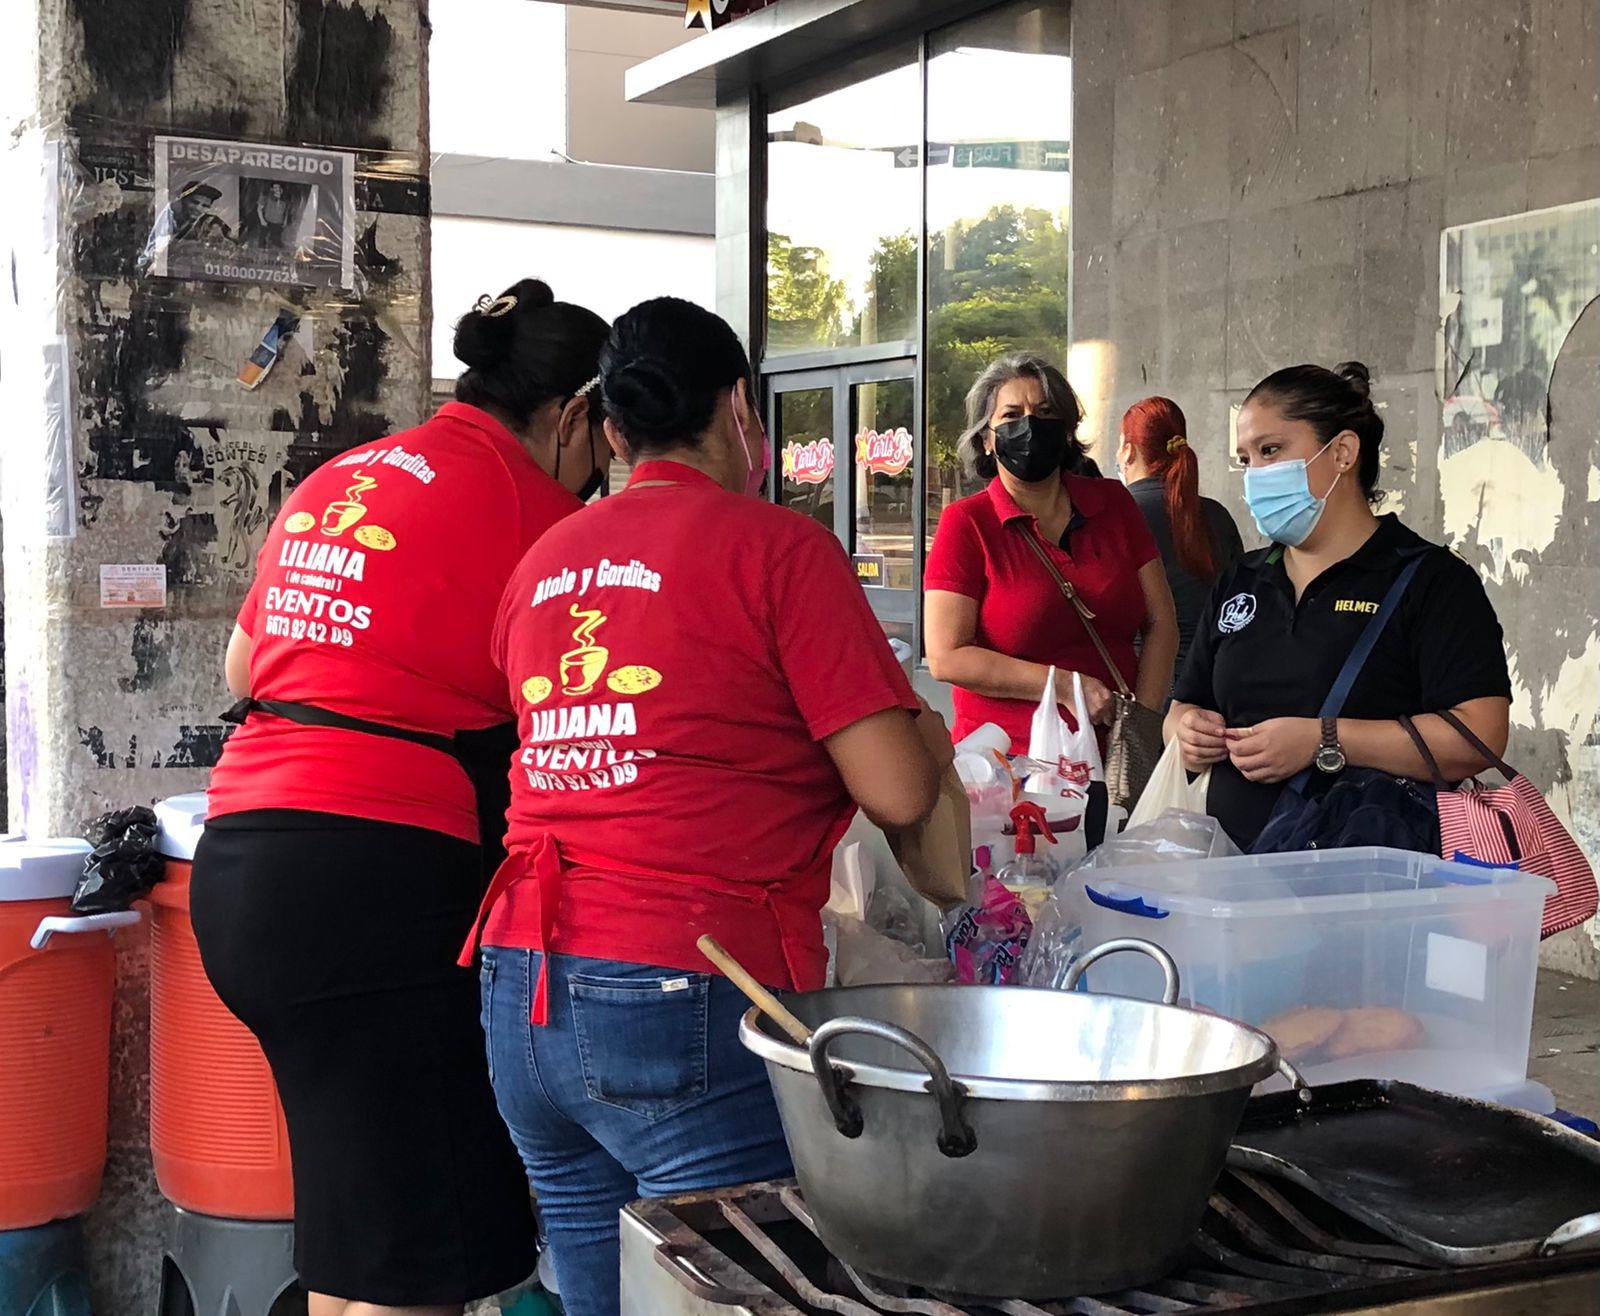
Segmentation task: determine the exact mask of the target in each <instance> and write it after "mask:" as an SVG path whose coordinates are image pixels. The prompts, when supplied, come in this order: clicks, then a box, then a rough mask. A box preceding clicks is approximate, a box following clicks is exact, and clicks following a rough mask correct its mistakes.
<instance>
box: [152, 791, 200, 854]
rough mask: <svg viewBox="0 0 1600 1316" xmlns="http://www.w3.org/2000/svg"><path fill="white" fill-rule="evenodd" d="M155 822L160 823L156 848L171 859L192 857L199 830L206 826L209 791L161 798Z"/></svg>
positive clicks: (198, 842)
mask: <svg viewBox="0 0 1600 1316" xmlns="http://www.w3.org/2000/svg"><path fill="white" fill-rule="evenodd" d="M156 822H157V823H159V824H160V826H161V835H160V836H159V837H158V838H157V840H156V848H157V849H158V850H160V851H161V853H162V854H164V855H166V856H167V858H168V859H184V860H189V859H193V858H194V848H195V846H197V845H198V844H200V833H201V832H203V831H205V829H206V793H205V792H204V791H196V792H194V793H193V794H192V795H174V796H173V797H172V798H171V799H166V800H162V801H161V802H160V803H159V804H157V805H156Z"/></svg>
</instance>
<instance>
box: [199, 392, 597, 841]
mask: <svg viewBox="0 0 1600 1316" xmlns="http://www.w3.org/2000/svg"><path fill="white" fill-rule="evenodd" d="M580 506H581V504H580V503H579V502H578V500H577V499H576V498H575V497H574V496H573V495H572V494H570V493H568V492H567V491H566V489H564V488H562V486H561V485H559V484H557V483H556V482H555V481H554V480H552V479H551V478H550V477H549V476H548V475H546V474H545V473H544V472H543V471H542V470H540V469H539V467H538V465H537V464H536V463H535V462H534V460H533V458H532V457H530V456H529V455H528V453H527V451H526V450H525V449H524V448H523V447H522V445H521V444H520V443H518V442H517V440H516V439H515V437H513V436H512V434H511V432H510V431H509V430H507V429H506V428H505V427H504V426H503V425H501V424H500V423H499V422H498V421H496V420H495V419H494V418H493V417H492V416H490V415H489V414H488V413H487V412H483V411H480V410H478V408H476V407H469V406H466V405H465V404H463V403H460V402H451V403H447V404H446V405H445V406H444V407H442V408H440V410H439V413H438V414H437V415H436V416H434V418H433V419H432V420H430V421H428V422H427V423H426V424H424V425H421V426H419V427H418V428H416V429H414V430H407V431H406V432H404V433H402V434H395V435H391V436H390V437H388V438H385V439H379V440H377V441H376V442H374V443H370V444H365V445H363V446H362V447H361V448H359V449H356V450H354V451H352V452H348V453H345V454H343V455H342V456H339V457H335V458H333V459H332V460H330V461H329V462H327V463H326V464H325V465H323V466H321V467H319V468H318V469H317V470H316V471H314V472H312V474H310V475H309V476H307V477H306V478H305V480H303V481H302V482H301V483H300V484H299V486H298V487H296V489H295V491H294V492H293V494H291V495H290V497H289V500H288V502H286V503H285V504H284V507H283V510H282V511H281V512H280V513H279V515H278V519H277V521H276V522H275V523H274V524H273V527H272V530H271V531H270V532H269V533H268V535H267V542H266V544H265V546H264V547H263V548H262V550H261V556H260V558H259V560H258V561H257V565H256V579H255V583H254V584H253V585H252V586H251V588H250V593H249V595H248V596H247V597H246V599H245V602H244V607H243V609H242V610H241V611H240V613H239V626H240V627H241V628H242V629H243V630H244V631H246V632H247V633H248V634H249V635H250V637H251V639H252V640H254V642H255V646H254V648H253V650H252V652H251V656H250V693H251V694H252V695H254V696H255V698H257V699H282V700H288V701H293V702H297V703H308V704H318V705H321V706H322V707H324V708H331V709H334V710H335V711H337V712H340V713H347V714H350V715H352V716H354V717H360V718H366V719H368V720H370V721H374V722H383V723H386V724H389V725H393V726H401V727H409V728H411V729H413V730H416V731H428V732H433V733H436V734H439V735H446V736H448V735H451V734H453V733H454V732H456V731H458V730H476V729H479V728H482V727H488V726H493V725H495V724H496V723H499V722H507V721H510V719H511V718H512V716H513V712H512V705H511V702H510V701H509V700H508V699H507V697H506V687H505V680H504V678H502V677H501V675H500V673H499V671H498V670H497V669H496V668H495V665H494V661H493V659H492V658H491V656H490V653H489V635H490V631H491V630H492V629H493V626H494V619H495V613H496V611H497V610H498V608H499V605H500V595H501V593H502V591H503V590H504V588H505V583H506V581H507V580H508V579H509V578H510V576H511V573H512V571H513V570H514V569H515V567H516V565H517V562H518V560H519V559H520V558H521V557H522V554H523V553H524V552H525V551H526V549H527V548H528V545H530V544H531V543H533V541H534V540H535V539H537V538H538V537H539V536H540V535H541V534H542V533H543V532H544V531H545V530H546V529H548V528H549V527H550V526H551V525H553V524H554V523H555V522H557V521H559V520H560V519H561V518H562V517H564V516H566V515H567V514H568V513H570V512H575V511H577V510H578V509H579V507H580ZM249 809H312V810H316V811H318V812H320V813H336V814H343V815H347V816H351V817H357V818H371V819H375V820H377V821H379V822H394V823H409V824H411V825H412V826H416V827H427V828H430V829H432V830H434V831H439V832H445V833H447V834H448V835H451V836H459V837H460V838H461V839H463V840H468V841H476V840H477V839H478V820H477V806H476V803H475V800H474V797H473V792H472V786H471V783H470V782H469V781H468V780H467V776H466V773H465V772H463V771H462V769H461V766H460V764H458V763H457V762H456V761H455V759H453V758H452V757H450V756H449V755H448V754H444V753H442V752H441V751H439V750H436V749H429V748H428V747H426V746H424V745H412V744H407V743H406V742H404V741H400V740H391V739H382V738H379V737H377V736H373V735H369V734H366V733H364V732H356V731H338V730H326V729H323V728H320V727H306V726H301V725H299V724H297V723H293V722H287V721H284V720H283V719H281V718H276V717H271V716H269V715H267V714H263V713H255V714H252V715H251V717H250V719H249V721H248V722H247V723H246V724H245V725H244V726H243V727H241V728H239V730H238V731H236V732H235V733H234V734H233V735H232V737H230V738H229V740H228V743H227V746H226V748H224V750H223V753H222V761H221V762H220V763H218V764H217V767H216V770H215V771H214V772H213V773H212V775H211V787H210V812H211V815H212V816H213V817H220V816H221V815H223V814H228V813H241V812H244V811H246V810H249Z"/></svg>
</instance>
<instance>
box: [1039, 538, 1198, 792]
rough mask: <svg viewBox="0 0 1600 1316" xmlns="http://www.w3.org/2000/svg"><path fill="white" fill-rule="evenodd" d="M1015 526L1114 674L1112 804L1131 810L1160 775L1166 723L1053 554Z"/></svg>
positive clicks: (1109, 765)
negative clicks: (1137, 694) (1114, 653)
mask: <svg viewBox="0 0 1600 1316" xmlns="http://www.w3.org/2000/svg"><path fill="white" fill-rule="evenodd" d="M1013 524H1014V525H1015V526H1016V527H1017V529H1018V530H1019V531H1020V532H1021V534H1022V537H1023V538H1024V539H1026V540H1027V541H1028V546H1029V547H1030V548H1032V549H1033V551H1034V552H1035V553H1036V554H1037V555H1038V557H1039V561H1041V562H1043V563H1044V567H1045V570H1046V571H1048V572H1049V573H1050V575H1051V577H1052V578H1053V579H1054V580H1055V582H1056V587H1057V588H1058V589H1060V591H1061V593H1062V595H1063V596H1064V597H1065V598H1066V600H1067V602H1068V603H1070V604H1071V605H1072V610H1073V611H1074V612H1075V613H1077V614H1078V620H1079V621H1081V622H1082V623H1083V629H1084V630H1086V631H1088V632H1089V639H1090V641H1091V642H1092V643H1093V644H1094V648H1095V652H1096V653H1098V654H1099V655H1100V661H1101V662H1103V663H1105V665H1106V670H1107V671H1108V672H1110V673H1111V679H1112V682H1113V683H1114V684H1115V685H1116V689H1115V690H1113V691H1112V692H1111V699H1112V718H1111V731H1110V734H1109V735H1108V736H1107V737H1106V791H1107V793H1108V794H1109V796H1110V799H1111V803H1112V804H1114V805H1116V806H1117V807H1119V808H1122V809H1131V808H1132V807H1133V805H1134V804H1135V803H1136V802H1137V801H1138V799H1139V796H1140V795H1141V794H1143V792H1144V788H1145V785H1146V783H1147V782H1149V780H1150V774H1151V773H1152V772H1154V771H1155V769H1156V764H1157V763H1158V762H1159V761H1160V759H1161V754H1162V751H1163V750H1164V749H1165V747H1166V746H1165V740H1164V737H1163V736H1162V732H1161V727H1162V722H1163V721H1164V719H1163V718H1162V716H1161V714H1160V713H1158V712H1156V710H1155V709H1153V708H1146V707H1145V706H1144V705H1143V704H1141V703H1140V702H1139V701H1138V700H1137V699H1136V698H1134V694H1133V690H1132V689H1131V688H1130V687H1129V685H1128V683H1127V682H1126V681H1125V680H1123V679H1122V672H1121V670H1120V669H1119V668H1118V667H1117V665H1116V663H1114V662H1113V661H1112V660H1111V653H1110V651H1109V650H1108V649H1107V648H1106V646H1105V644H1104V643H1103V642H1102V641H1101V639H1100V632H1099V631H1097V630H1095V628H1094V613H1092V612H1090V611H1089V608H1088V606H1087V605H1086V604H1085V603H1084V601H1083V600H1082V599H1081V598H1079V597H1078V591H1077V590H1076V589H1074V588H1073V585H1072V582H1071V581H1069V580H1068V579H1067V578H1066V577H1065V576H1063V575H1062V574H1061V572H1060V571H1059V570H1058V569H1057V567H1056V564H1055V563H1054V562H1052V561H1051V560H1050V554H1049V553H1047V552H1046V551H1045V547H1044V545H1043V544H1041V543H1040V542H1039V540H1038V538H1037V537H1036V536H1035V535H1034V533H1033V531H1032V530H1030V529H1029V528H1028V526H1027V524H1026V523H1025V522H1022V521H1016V522H1013Z"/></svg>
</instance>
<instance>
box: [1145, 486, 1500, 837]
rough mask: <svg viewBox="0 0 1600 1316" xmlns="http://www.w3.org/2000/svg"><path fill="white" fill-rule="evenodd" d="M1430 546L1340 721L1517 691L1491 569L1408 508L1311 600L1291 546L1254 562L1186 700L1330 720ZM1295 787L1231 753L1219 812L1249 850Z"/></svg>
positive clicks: (1204, 626) (1232, 576) (1186, 688)
mask: <svg viewBox="0 0 1600 1316" xmlns="http://www.w3.org/2000/svg"><path fill="white" fill-rule="evenodd" d="M1418 555H1420V556H1421V557H1422V565H1421V566H1420V567H1419V568H1418V570H1417V574H1416V576H1415V577H1413V579H1412V581H1411V584H1410V586H1409V587H1408V588H1407V590H1406V592H1405V596H1404V598H1402V599H1401V601H1400V608H1399V611H1398V612H1397V613H1396V614H1395V616H1394V617H1393V618H1392V619H1391V620H1390V622H1389V625H1388V628H1387V629H1386V630H1385V631H1384V633H1383V635H1382V637H1381V638H1380V639H1379V640H1378V644H1377V647H1376V648H1374V649H1373V651H1372V654H1371V656H1370V657H1369V658H1368V659H1367V662H1366V666H1365V667H1363V668H1362V671H1361V675H1360V676H1359V677H1358V678H1357V679H1356V683H1355V686H1354V688H1353V689H1352V690H1351V691H1350V697H1349V699H1348V700H1346V701H1345V705H1344V708H1343V710H1342V712H1341V714H1340V716H1342V717H1349V718H1361V719H1371V720H1383V719H1387V718H1398V717H1400V716H1401V715H1402V714H1410V715H1413V716H1414V715H1416V714H1419V713H1434V712H1438V711H1439V710H1440V709H1444V708H1453V707H1455V706H1456V705H1457V704H1461V703H1465V702H1466V701H1467V700H1469V699H1482V698H1485V697H1488V696H1491V695H1499V696H1501V697H1504V698H1510V696H1511V678H1510V675H1509V674H1508V672H1507V669H1506V651H1505V639H1504V636H1503V635H1502V633H1501V630H1500V622H1499V620H1498V619H1497V618H1496V617H1495V615H1494V609H1493V608H1492V607H1491V606H1490V604H1489V597H1488V595H1487V594H1485V593H1484V589H1483V583H1482V582H1481V581H1480V580H1479V579H1478V576H1477V573H1476V572H1474V571H1473V570H1472V568H1471V567H1469V566H1468V565H1467V564H1466V563H1465V562H1463V561H1462V560H1461V559H1460V558H1458V557H1456V555H1455V554H1454V553H1451V552H1450V551H1449V550H1447V549H1444V548H1441V547H1439V546H1438V545H1436V544H1430V543H1429V542H1428V541H1427V540H1425V539H1423V538H1422V537H1421V536H1420V535H1417V534H1415V533H1413V532H1412V531H1410V530H1408V529H1407V528H1406V527H1405V526H1403V525H1402V524H1401V523H1400V521H1399V519H1398V518H1397V517H1394V516H1385V517H1382V518H1380V519H1379V521H1378V528H1377V530H1376V531H1375V532H1374V533H1373V535H1372V537H1371V538H1370V539H1368V540H1367V542H1366V543H1365V544H1363V545H1362V546H1361V547H1360V548H1359V549H1357V550H1356V552H1355V553H1353V554H1352V555H1351V556H1350V557H1348V558H1346V559H1345V560H1344V561H1343V562H1340V563H1338V564H1336V565H1335V566H1332V567H1330V568H1328V570H1326V571H1324V572H1323V573H1322V574H1321V575H1320V576H1318V577H1317V578H1316V579H1315V580H1313V581H1312V582H1311V583H1310V585H1308V586H1307V587H1306V591H1305V594H1304V595H1302V596H1301V598H1300V600H1299V601H1298V602H1296V600H1295V596H1294V585H1293V583H1292V582H1291V581H1290V579H1289V573H1288V570H1287V569H1286V568H1285V566H1284V562H1283V550H1282V549H1281V548H1278V547H1271V548H1264V549H1259V550H1257V551H1256V552H1253V553H1247V554H1245V555H1244V556H1243V557H1242V558H1240V559H1239V561H1238V562H1237V563H1235V564H1234V566H1233V567H1232V568H1231V569H1229V570H1228V571H1226V572H1224V573H1223V575H1222V578H1221V579H1220V580H1219V581H1218V582H1217V587H1216V589H1215V590H1214V591H1213V592H1212V595H1211V602H1210V604H1209V605H1208V606H1207V608H1206V611H1205V615H1204V616H1203V617H1202V618H1201V621H1200V626H1199V629H1198V631H1197V632H1196V634H1195V639H1194V646H1193V648H1191V649H1190V651H1189V658H1188V662H1187V663H1186V665H1185V666H1184V669H1183V673H1182V675H1181V676H1180V677H1179V679H1178V683H1177V688H1176V690H1175V691H1174V696H1173V697H1174V698H1176V699H1177V700H1179V701H1181V702H1182V703H1185V704H1197V705H1199V707H1201V708H1207V709H1213V710H1215V711H1216V712H1218V713H1221V714H1222V716H1223V719H1224V720H1225V721H1226V722H1227V724H1228V725H1229V726H1230V727H1248V726H1253V725H1255V724H1256V723H1257V722H1265V721H1267V720H1268V719H1269V718H1274V717H1316V716H1317V715H1318V714H1319V713H1320V712H1321V709H1322V701H1323V700H1324V699H1325V698H1327V695H1328V691H1329V689H1331V688H1332V686H1333V683H1334V680H1335V679H1336V678H1337V677H1338V675H1339V669H1340V668H1341V667H1343V665H1344V661H1345V659H1346V658H1347V657H1349V655H1350V650H1351V649H1352V648H1354V647H1355V643H1356V640H1357V639H1358V638H1359V637H1360V635H1361V632H1362V631H1363V629H1365V627H1366V625H1367V623H1368V622H1369V621H1370V620H1371V619H1372V616H1373V614H1374V613H1376V612H1377V610H1378V606H1379V604H1380V603H1381V602H1382V601H1383V596H1384V595H1385V594H1386V593H1387V592H1388V590H1389V586H1390V585H1391V584H1393V583H1394V578H1395V577H1396V576H1397V575H1398V574H1399V573H1400V569H1401V567H1402V566H1404V564H1405V563H1406V562H1407V561H1408V560H1410V559H1411V558H1412V557H1416V556H1418ZM1318 776H1319V774H1315V773H1314V774H1313V784H1314V785H1316V784H1319V783H1318ZM1325 780H1326V779H1325V778H1324V779H1323V781H1325ZM1281 790H1282V786H1281V785H1266V784H1261V783H1256V782H1250V781H1246V780H1245V779H1244V778H1243V777H1242V776H1240V775H1239V773H1238V771H1237V770H1236V769H1235V768H1234V766H1233V764H1232V763H1229V762H1227V761H1224V762H1222V763H1219V764H1218V765H1217V766H1216V768H1215V769H1214V770H1213V771H1212V774H1211V793H1210V795H1209V797H1208V805H1207V807H1208V808H1209V810H1210V812H1211V814H1212V816H1214V817H1215V818H1217V819H1218V820H1219V821H1220V822H1221V823H1222V825H1223V827H1224V828H1226V829H1227V831H1228V833H1229V835H1231V836H1232V837H1233V839H1234V840H1235V841H1237V842H1238V843H1239V844H1240V845H1241V846H1243V847H1245V848H1248V847H1249V846H1250V844H1251V843H1252V842H1253V841H1254V840H1255V838H1256V834H1257V833H1258V832H1260V830H1261V827H1262V825H1263V824H1264V823H1265V822H1266V820H1267V817H1268V815H1269V814H1270V813H1271V812H1272V807H1273V805H1274V804H1275V803H1276V802H1277V798H1278V794H1279V792H1280V791H1281Z"/></svg>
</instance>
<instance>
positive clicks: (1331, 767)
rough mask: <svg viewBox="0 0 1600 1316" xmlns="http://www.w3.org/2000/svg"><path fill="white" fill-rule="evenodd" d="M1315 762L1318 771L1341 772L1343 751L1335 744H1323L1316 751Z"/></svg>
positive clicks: (1342, 768) (1342, 769)
mask: <svg viewBox="0 0 1600 1316" xmlns="http://www.w3.org/2000/svg"><path fill="white" fill-rule="evenodd" d="M1315 762H1316V765H1317V770H1318V771H1319V772H1343V771H1344V751H1343V750H1342V749H1340V748H1339V747H1338V746H1337V745H1324V746H1323V747H1322V748H1321V749H1319V750H1318V751H1317V757H1316V760H1315Z"/></svg>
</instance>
